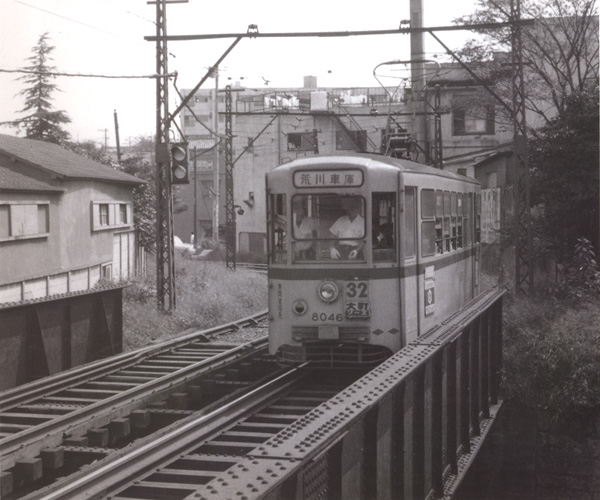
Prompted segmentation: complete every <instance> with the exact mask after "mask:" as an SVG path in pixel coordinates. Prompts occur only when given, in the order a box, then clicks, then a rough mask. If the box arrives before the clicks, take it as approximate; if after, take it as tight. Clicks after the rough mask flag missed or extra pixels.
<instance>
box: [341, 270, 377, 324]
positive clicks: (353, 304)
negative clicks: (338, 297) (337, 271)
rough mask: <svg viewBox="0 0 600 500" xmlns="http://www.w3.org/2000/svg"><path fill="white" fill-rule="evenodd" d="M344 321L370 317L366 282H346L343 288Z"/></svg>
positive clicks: (367, 284)
mask: <svg viewBox="0 0 600 500" xmlns="http://www.w3.org/2000/svg"><path fill="white" fill-rule="evenodd" d="M344 294H345V298H346V301H345V303H344V306H345V307H344V310H345V311H344V312H345V314H344V315H345V316H346V319H366V318H370V317H371V305H370V303H369V282H368V281H359V280H356V281H346V284H345V287H344Z"/></svg>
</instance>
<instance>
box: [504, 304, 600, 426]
mask: <svg viewBox="0 0 600 500" xmlns="http://www.w3.org/2000/svg"><path fill="white" fill-rule="evenodd" d="M504 316H505V317H504V374H503V384H504V394H505V397H506V398H507V399H508V400H510V401H512V402H513V403H516V404H517V405H524V406H527V407H532V408H536V409H542V410H545V411H547V412H548V414H549V416H550V418H551V419H552V420H553V421H554V422H557V423H558V422H566V421H567V420H569V419H572V418H574V417H581V418H589V417H590V416H593V415H595V414H597V411H598V409H599V407H600V393H599V390H600V385H599V381H598V378H599V360H600V334H599V330H598V324H599V320H600V311H599V308H598V306H597V305H596V304H595V303H591V302H589V303H584V304H582V305H581V306H580V307H573V306H569V305H566V304H564V303H563V304H557V302H556V301H554V300H550V299H547V298H546V299H543V298H534V299H532V298H528V299H520V300H515V301H513V302H512V303H509V305H508V307H507V308H506V311H505V315H504Z"/></svg>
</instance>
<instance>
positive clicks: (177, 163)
mask: <svg viewBox="0 0 600 500" xmlns="http://www.w3.org/2000/svg"><path fill="white" fill-rule="evenodd" d="M188 163H189V156H188V143H187V142H176V143H174V144H171V184H189V183H190V178H189V172H188Z"/></svg>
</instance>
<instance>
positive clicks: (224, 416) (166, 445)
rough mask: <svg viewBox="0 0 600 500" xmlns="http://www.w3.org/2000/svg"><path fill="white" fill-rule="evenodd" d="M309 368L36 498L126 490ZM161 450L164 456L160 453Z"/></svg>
mask: <svg viewBox="0 0 600 500" xmlns="http://www.w3.org/2000/svg"><path fill="white" fill-rule="evenodd" d="M307 365H308V363H304V364H303V365H300V366H298V367H295V368H292V369H290V370H289V371H287V372H286V373H284V374H282V375H280V376H279V377H277V378H275V379H273V380H271V381H269V382H267V383H265V384H264V385H262V386H261V387H259V388H257V389H254V390H253V391H250V392H248V393H247V394H244V395H242V396H241V397H239V398H237V399H235V400H234V401H231V402H230V403H228V404H226V405H224V406H222V407H220V408H218V409H216V410H214V411H212V412H210V413H208V414H206V415H203V416H201V417H199V418H197V419H195V420H193V421H191V422H188V423H186V424H185V425H183V426H181V427H178V428H177V429H175V430H173V431H172V432H170V433H168V434H165V435H163V436H160V437H159V438H157V439H153V440H152V441H151V442H149V443H146V444H144V445H142V446H141V447H139V448H137V449H134V450H123V451H122V453H118V452H117V454H119V455H120V456H118V458H116V456H115V455H111V456H110V457H108V458H109V460H108V463H106V464H104V463H103V462H99V463H98V464H97V465H96V466H93V465H92V466H90V467H88V468H86V471H85V476H84V477H82V478H80V479H75V480H73V481H70V482H69V484H68V485H66V486H60V487H59V488H58V489H56V491H51V492H44V493H43V496H40V497H37V496H36V498H40V500H59V499H60V500H69V499H73V500H80V499H81V498H87V499H91V498H95V497H96V496H97V495H102V494H104V493H105V492H106V491H107V490H108V489H109V488H113V489H114V488H116V487H120V486H123V485H124V484H126V483H127V481H128V479H129V478H130V477H131V476H133V475H139V474H142V473H143V472H145V471H148V470H150V469H152V468H155V467H157V466H158V464H159V463H162V462H165V461H167V460H169V459H171V458H173V457H175V456H176V455H179V454H181V453H183V452H184V451H185V450H186V449H189V448H190V447H193V446H196V443H198V442H200V441H202V440H203V439H206V438H207V437H208V436H209V435H210V434H213V433H215V432H217V431H218V430H220V429H222V428H223V427H225V426H226V425H228V424H230V423H232V422H234V421H235V420H239V419H240V418H241V417H242V416H244V415H247V414H248V413H250V412H252V411H253V410H254V409H255V408H257V407H259V406H263V405H265V404H267V402H268V401H272V400H274V399H276V398H277V397H279V395H281V394H282V393H283V392H284V391H287V390H288V389H289V388H290V387H291V386H292V385H294V384H296V383H297V382H299V381H300V380H301V379H303V378H304V377H306V376H307V375H308V374H309V372H307V371H303V370H302V368H304V367H306V366H307ZM157 449H159V450H160V453H157V451H156V450H157ZM50 488H51V487H50Z"/></svg>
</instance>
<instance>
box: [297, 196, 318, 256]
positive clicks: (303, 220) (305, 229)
mask: <svg viewBox="0 0 600 500" xmlns="http://www.w3.org/2000/svg"><path fill="white" fill-rule="evenodd" d="M292 224H293V226H294V228H293V235H294V239H295V240H307V239H312V238H316V237H317V230H316V227H317V226H316V221H315V220H314V219H313V218H312V217H308V216H307V215H306V209H305V208H304V205H303V204H302V203H294V216H293V221H292ZM314 245H315V242H314V241H296V242H295V243H294V257H296V258H297V259H306V260H314V259H315V255H316V252H315V248H314Z"/></svg>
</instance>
